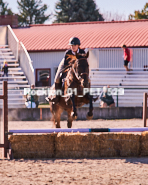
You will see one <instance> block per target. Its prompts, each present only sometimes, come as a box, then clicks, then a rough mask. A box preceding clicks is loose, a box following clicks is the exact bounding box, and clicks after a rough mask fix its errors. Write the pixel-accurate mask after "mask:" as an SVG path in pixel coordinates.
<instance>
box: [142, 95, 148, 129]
mask: <svg viewBox="0 0 148 185" xmlns="http://www.w3.org/2000/svg"><path fill="white" fill-rule="evenodd" d="M147 98H148V94H147V93H144V95H143V122H144V127H146V126H147Z"/></svg>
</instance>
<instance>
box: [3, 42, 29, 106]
mask: <svg viewBox="0 0 148 185" xmlns="http://www.w3.org/2000/svg"><path fill="white" fill-rule="evenodd" d="M4 60H6V62H7V63H8V77H6V76H4V77H3V76H2V75H3V72H2V71H1V70H0V94H3V81H4V80H7V82H8V108H21V107H25V98H24V88H29V87H30V85H28V80H26V76H25V75H24V72H23V71H22V69H21V67H20V66H19V63H18V61H17V60H16V58H15V57H14V55H13V53H12V51H11V50H10V48H9V47H8V45H0V69H2V67H3V63H4ZM2 105H3V104H2V100H1V101H0V108H2Z"/></svg>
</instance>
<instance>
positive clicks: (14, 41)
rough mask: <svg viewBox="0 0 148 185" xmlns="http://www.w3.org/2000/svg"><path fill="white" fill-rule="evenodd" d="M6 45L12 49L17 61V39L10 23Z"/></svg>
mask: <svg viewBox="0 0 148 185" xmlns="http://www.w3.org/2000/svg"><path fill="white" fill-rule="evenodd" d="M8 45H9V47H10V49H11V50H12V52H13V54H14V56H15V58H16V60H17V61H18V49H19V40H18V39H17V37H16V36H15V34H14V32H13V30H12V28H11V27H10V25H8Z"/></svg>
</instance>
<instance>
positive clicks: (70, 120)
mask: <svg viewBox="0 0 148 185" xmlns="http://www.w3.org/2000/svg"><path fill="white" fill-rule="evenodd" d="M67 113H68V120H67V127H68V128H71V127H72V121H73V118H72V116H71V113H72V109H71V110H69V111H68V112H67Z"/></svg>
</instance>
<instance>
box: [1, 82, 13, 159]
mask: <svg viewBox="0 0 148 185" xmlns="http://www.w3.org/2000/svg"><path fill="white" fill-rule="evenodd" d="M0 99H3V131H4V133H3V137H4V144H0V148H3V149H4V152H3V156H2V157H3V158H9V159H10V156H11V151H10V150H9V140H8V92H7V81H3V95H0Z"/></svg>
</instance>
